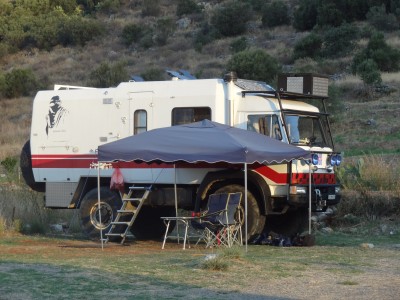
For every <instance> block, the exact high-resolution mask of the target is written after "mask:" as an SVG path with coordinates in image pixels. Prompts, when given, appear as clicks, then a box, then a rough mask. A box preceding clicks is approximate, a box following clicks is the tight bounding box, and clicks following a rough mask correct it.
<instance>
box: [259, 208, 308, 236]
mask: <svg viewBox="0 0 400 300" xmlns="http://www.w3.org/2000/svg"><path fill="white" fill-rule="evenodd" d="M307 225H308V210H307V209H306V208H298V209H296V210H289V211H288V212H287V213H285V214H283V215H270V216H267V225H266V231H273V232H275V233H278V234H282V235H285V236H287V237H294V236H296V235H297V234H301V233H303V232H304V231H305V230H307Z"/></svg>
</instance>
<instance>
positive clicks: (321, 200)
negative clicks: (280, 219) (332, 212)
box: [288, 185, 342, 211]
mask: <svg viewBox="0 0 400 300" xmlns="http://www.w3.org/2000/svg"><path fill="white" fill-rule="evenodd" d="M308 189H309V187H308V186H306V185H301V186H300V185H299V186H295V188H293V186H292V189H291V191H292V193H291V194H290V195H289V200H288V201H289V205H291V206H296V207H308V205H309V201H310V200H309V197H310V196H309V190H308ZM294 191H297V192H296V193H295V192H294ZM341 198H342V196H341V194H340V188H339V185H313V186H312V187H311V210H312V211H325V210H326V208H327V207H328V206H332V205H336V204H338V203H339V202H340V200H341Z"/></svg>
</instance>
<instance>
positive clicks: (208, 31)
mask: <svg viewBox="0 0 400 300" xmlns="http://www.w3.org/2000/svg"><path fill="white" fill-rule="evenodd" d="M217 37H218V33H217V31H216V29H215V28H214V27H213V26H211V25H210V24H209V23H207V22H205V23H203V24H202V26H201V28H200V30H199V31H198V32H197V33H196V34H195V36H194V48H195V50H196V51H198V52H201V50H202V48H203V46H205V45H207V44H209V43H211V42H212V41H214V40H215V39H216V38H217Z"/></svg>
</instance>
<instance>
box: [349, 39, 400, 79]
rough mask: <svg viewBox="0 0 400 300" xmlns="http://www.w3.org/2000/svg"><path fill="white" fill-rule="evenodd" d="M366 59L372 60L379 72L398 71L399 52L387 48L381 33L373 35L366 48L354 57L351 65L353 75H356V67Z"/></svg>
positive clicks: (399, 68)
mask: <svg viewBox="0 0 400 300" xmlns="http://www.w3.org/2000/svg"><path fill="white" fill-rule="evenodd" d="M367 59H372V60H373V61H374V62H375V63H376V64H377V67H378V69H379V70H380V71H383V72H396V71H398V70H400V50H398V49H396V48H393V47H391V46H389V45H388V44H387V43H386V41H385V37H384V35H383V34H382V33H381V32H375V33H373V34H372V36H371V38H370V40H369V42H368V45H367V47H366V48H365V49H363V50H361V51H360V52H358V53H357V54H356V55H355V56H354V58H353V63H352V71H353V73H354V74H357V69H358V66H359V65H360V64H361V63H363V62H364V61H365V60H367Z"/></svg>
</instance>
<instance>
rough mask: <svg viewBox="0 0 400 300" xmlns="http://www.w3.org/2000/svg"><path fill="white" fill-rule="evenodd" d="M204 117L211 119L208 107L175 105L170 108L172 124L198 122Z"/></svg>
mask: <svg viewBox="0 0 400 300" xmlns="http://www.w3.org/2000/svg"><path fill="white" fill-rule="evenodd" d="M204 119H208V120H211V108H209V107H175V108H174V109H173V110H172V121H171V124H172V126H174V125H183V124H189V123H193V122H199V121H202V120H204Z"/></svg>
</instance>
